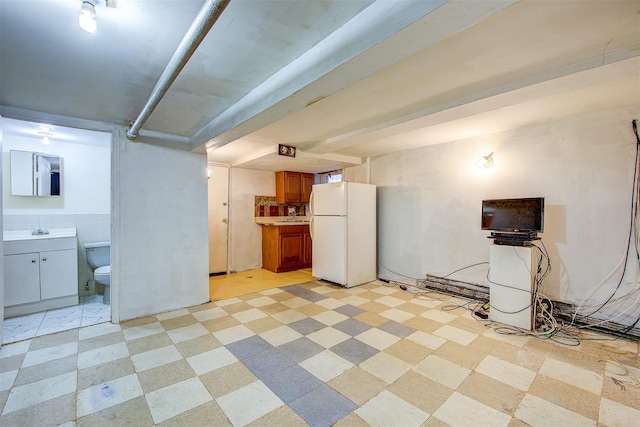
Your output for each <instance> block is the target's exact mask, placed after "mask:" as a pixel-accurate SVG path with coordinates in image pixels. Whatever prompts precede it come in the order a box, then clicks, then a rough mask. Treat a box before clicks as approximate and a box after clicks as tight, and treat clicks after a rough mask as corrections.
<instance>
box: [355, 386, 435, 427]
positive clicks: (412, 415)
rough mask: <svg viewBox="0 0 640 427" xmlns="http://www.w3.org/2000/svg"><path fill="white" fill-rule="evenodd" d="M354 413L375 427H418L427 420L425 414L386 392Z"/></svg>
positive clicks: (382, 392)
mask: <svg viewBox="0 0 640 427" xmlns="http://www.w3.org/2000/svg"><path fill="white" fill-rule="evenodd" d="M354 412H355V414H356V415H358V416H359V417H360V418H362V419H363V420H365V421H366V422H368V423H369V424H371V425H376V426H391V425H395V426H405V427H411V426H416V427H419V426H421V425H422V423H424V422H425V421H426V420H427V418H429V414H427V413H426V412H424V411H422V410H420V409H418V408H416V407H415V406H413V405H411V404H409V403H408V402H407V401H405V400H402V399H401V398H399V397H398V396H396V395H395V394H393V393H391V392H389V391H386V390H383V391H381V392H380V393H379V394H378V395H377V396H375V397H373V398H372V399H371V400H369V401H368V402H367V403H365V404H364V405H362V406H361V407H359V408H358V409H356V410H355V411H354Z"/></svg>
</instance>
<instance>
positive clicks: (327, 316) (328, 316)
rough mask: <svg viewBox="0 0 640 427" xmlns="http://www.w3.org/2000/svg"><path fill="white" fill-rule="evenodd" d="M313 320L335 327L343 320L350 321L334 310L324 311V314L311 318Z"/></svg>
mask: <svg viewBox="0 0 640 427" xmlns="http://www.w3.org/2000/svg"><path fill="white" fill-rule="evenodd" d="M311 318H312V319H315V320H317V321H318V322H321V323H324V324H325V325H328V326H332V325H335V324H336V323H340V322H342V321H343V320H347V319H348V317H347V316H345V315H344V314H340V313H338V312H336V311H333V310H327V311H323V312H322V313H318V314H315V315H313V316H311Z"/></svg>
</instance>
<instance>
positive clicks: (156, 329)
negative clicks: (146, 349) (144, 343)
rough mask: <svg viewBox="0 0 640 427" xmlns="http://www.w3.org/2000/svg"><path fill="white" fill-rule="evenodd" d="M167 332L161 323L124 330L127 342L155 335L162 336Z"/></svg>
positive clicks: (151, 323) (146, 324)
mask: <svg viewBox="0 0 640 427" xmlns="http://www.w3.org/2000/svg"><path fill="white" fill-rule="evenodd" d="M163 332H165V330H164V328H163V327H162V325H161V324H160V322H150V323H145V324H142V325H139V326H132V327H130V328H123V329H122V333H123V334H124V339H125V340H127V341H131V340H137V339H140V338H144V337H148V336H150V335H154V334H160V333H163Z"/></svg>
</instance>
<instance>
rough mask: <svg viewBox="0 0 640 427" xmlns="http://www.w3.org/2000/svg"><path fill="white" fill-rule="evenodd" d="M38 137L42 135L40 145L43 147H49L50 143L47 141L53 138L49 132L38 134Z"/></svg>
mask: <svg viewBox="0 0 640 427" xmlns="http://www.w3.org/2000/svg"><path fill="white" fill-rule="evenodd" d="M38 134H39V135H42V143H43V144H44V145H49V144H50V143H51V141H49V137H50V136H53V134H52V133H51V132H49V131H43V132H38Z"/></svg>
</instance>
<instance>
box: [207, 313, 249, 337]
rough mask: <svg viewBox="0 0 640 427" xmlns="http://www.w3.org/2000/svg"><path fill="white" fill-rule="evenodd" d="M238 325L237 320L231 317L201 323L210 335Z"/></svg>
mask: <svg viewBox="0 0 640 427" xmlns="http://www.w3.org/2000/svg"><path fill="white" fill-rule="evenodd" d="M238 325H240V322H239V321H238V319H236V318H234V317H232V316H225V317H221V318H219V319H213V320H207V321H205V322H202V326H204V327H205V328H207V330H208V331H209V332H212V333H215V332H217V331H221V330H223V329H227V328H231V327H232V326H238Z"/></svg>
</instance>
